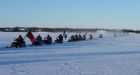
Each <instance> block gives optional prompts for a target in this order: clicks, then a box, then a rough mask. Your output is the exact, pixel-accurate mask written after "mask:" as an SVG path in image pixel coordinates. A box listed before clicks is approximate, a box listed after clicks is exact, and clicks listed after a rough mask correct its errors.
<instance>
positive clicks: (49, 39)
mask: <svg viewBox="0 0 140 75" xmlns="http://www.w3.org/2000/svg"><path fill="white" fill-rule="evenodd" d="M55 42H56V43H63V36H62V34H60V35H59V36H58V37H57V38H56V40H55ZM43 44H47V45H50V44H52V37H51V36H50V35H49V34H48V35H47V36H46V37H45V38H44V39H43V38H42V37H41V35H38V36H37V37H36V38H35V40H34V42H32V45H43ZM10 47H15V48H20V47H26V44H25V41H24V38H23V37H22V36H21V35H19V37H17V38H16V39H15V40H14V42H12V43H11V45H10Z"/></svg>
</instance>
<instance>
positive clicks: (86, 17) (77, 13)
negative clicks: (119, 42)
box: [0, 0, 140, 29]
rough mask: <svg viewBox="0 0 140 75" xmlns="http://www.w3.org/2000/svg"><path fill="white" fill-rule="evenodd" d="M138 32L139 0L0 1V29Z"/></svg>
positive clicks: (139, 22) (139, 27)
mask: <svg viewBox="0 0 140 75" xmlns="http://www.w3.org/2000/svg"><path fill="white" fill-rule="evenodd" d="M9 26H10V27H13V26H26V27H27V26H37V27H71V28H117V29H118V28H128V29H140V0H0V27H9Z"/></svg>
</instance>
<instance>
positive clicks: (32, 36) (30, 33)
mask: <svg viewBox="0 0 140 75" xmlns="http://www.w3.org/2000/svg"><path fill="white" fill-rule="evenodd" d="M26 36H27V37H28V38H29V39H30V41H31V42H32V43H34V41H35V38H34V35H33V34H32V32H31V31H30V30H29V31H28V33H27V34H26Z"/></svg>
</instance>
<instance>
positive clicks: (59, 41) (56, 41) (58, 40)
mask: <svg viewBox="0 0 140 75" xmlns="http://www.w3.org/2000/svg"><path fill="white" fill-rule="evenodd" d="M55 43H63V39H60V38H56V40H55Z"/></svg>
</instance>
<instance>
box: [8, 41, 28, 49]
mask: <svg viewBox="0 0 140 75" xmlns="http://www.w3.org/2000/svg"><path fill="white" fill-rule="evenodd" d="M22 47H26V44H25V41H23V42H19V41H18V39H15V40H14V42H12V43H11V45H10V48H22ZM7 48H8V47H7Z"/></svg>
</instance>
